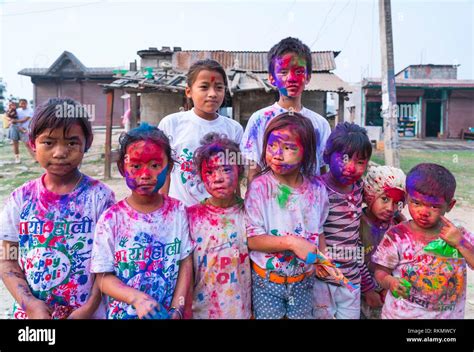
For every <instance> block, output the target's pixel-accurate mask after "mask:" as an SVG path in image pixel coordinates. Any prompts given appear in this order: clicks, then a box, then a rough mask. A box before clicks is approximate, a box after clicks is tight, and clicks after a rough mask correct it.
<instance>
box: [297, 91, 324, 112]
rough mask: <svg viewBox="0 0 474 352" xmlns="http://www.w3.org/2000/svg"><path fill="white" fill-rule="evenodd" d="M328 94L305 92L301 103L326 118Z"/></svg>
mask: <svg viewBox="0 0 474 352" xmlns="http://www.w3.org/2000/svg"><path fill="white" fill-rule="evenodd" d="M326 94H327V93H326V92H318V91H310V92H308V91H305V92H303V96H302V97H301V102H302V103H303V106H304V107H305V108H308V109H309V110H313V111H315V112H317V113H318V114H319V115H321V116H324V117H326V99H327V98H326Z"/></svg>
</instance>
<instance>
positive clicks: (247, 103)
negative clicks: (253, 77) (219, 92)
mask: <svg viewBox="0 0 474 352" xmlns="http://www.w3.org/2000/svg"><path fill="white" fill-rule="evenodd" d="M276 100H277V93H276V92H274V91H271V92H269V93H266V92H265V91H248V92H240V93H238V94H235V95H234V96H233V97H232V114H233V119H234V120H236V121H239V122H240V124H241V125H242V126H244V127H245V126H246V125H247V122H248V120H249V118H250V116H251V115H252V114H253V113H254V112H255V111H257V110H260V109H262V108H264V107H266V106H270V105H272V104H273V103H275V101H276Z"/></svg>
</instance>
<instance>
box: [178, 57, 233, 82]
mask: <svg viewBox="0 0 474 352" xmlns="http://www.w3.org/2000/svg"><path fill="white" fill-rule="evenodd" d="M204 70H207V71H215V72H217V73H220V74H221V76H222V79H223V80H224V85H225V86H226V87H227V75H226V73H225V70H224V68H223V67H222V66H221V64H220V63H218V62H217V61H215V60H211V59H205V60H199V61H196V62H195V63H193V64H192V65H191V67H190V68H189V70H188V74H187V75H186V77H187V78H186V84H187V85H188V87H191V86H192V85H193V84H194V82H195V81H196V78H197V76H198V74H199V72H201V71H204Z"/></svg>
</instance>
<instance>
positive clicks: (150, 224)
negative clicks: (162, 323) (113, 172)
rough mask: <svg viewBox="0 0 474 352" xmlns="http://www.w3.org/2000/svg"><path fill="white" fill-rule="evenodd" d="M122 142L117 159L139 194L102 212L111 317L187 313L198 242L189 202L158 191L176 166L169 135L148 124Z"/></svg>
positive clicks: (100, 242)
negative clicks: (189, 215) (190, 223)
mask: <svg viewBox="0 0 474 352" xmlns="http://www.w3.org/2000/svg"><path fill="white" fill-rule="evenodd" d="M119 142H120V158H119V161H118V162H117V165H118V168H119V170H120V172H121V174H122V175H123V176H124V177H125V179H126V183H127V186H128V187H129V188H130V189H131V191H132V194H131V195H130V196H129V197H127V198H126V199H124V200H122V201H120V202H118V203H117V204H116V205H115V206H113V207H111V208H110V209H109V211H107V212H106V213H104V214H103V216H102V217H101V218H100V219H99V222H98V224H97V229H96V232H95V238H94V244H93V250H92V269H91V270H92V272H95V273H97V277H98V281H99V287H100V289H101V291H102V292H103V293H104V294H106V295H108V296H109V302H108V311H107V316H108V318H109V319H137V318H139V319H157V318H167V317H171V318H181V317H182V313H183V309H184V305H185V296H186V293H187V291H188V289H189V285H190V282H191V276H192V258H191V256H190V254H191V252H192V249H193V248H192V241H191V239H190V237H189V229H188V221H187V217H186V211H185V208H184V205H183V204H182V203H181V202H179V201H178V200H176V199H173V198H170V197H168V196H166V195H162V194H160V193H159V192H158V191H159V190H160V188H161V187H163V184H164V183H165V180H166V177H167V175H168V174H169V172H170V171H171V170H172V168H173V159H172V157H171V147H170V144H169V140H168V137H166V135H165V134H164V133H163V132H162V131H161V130H159V129H158V128H156V127H152V126H150V125H148V124H146V123H144V124H142V125H141V126H140V127H138V128H135V129H133V130H131V131H130V132H129V133H125V134H123V135H122V136H121V137H120V140H119Z"/></svg>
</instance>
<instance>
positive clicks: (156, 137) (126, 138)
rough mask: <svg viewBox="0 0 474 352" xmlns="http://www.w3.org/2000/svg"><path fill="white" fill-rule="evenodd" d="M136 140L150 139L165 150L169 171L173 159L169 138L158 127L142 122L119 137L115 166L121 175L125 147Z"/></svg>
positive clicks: (125, 152) (122, 172)
mask: <svg viewBox="0 0 474 352" xmlns="http://www.w3.org/2000/svg"><path fill="white" fill-rule="evenodd" d="M138 141H151V142H153V143H156V144H157V145H158V146H160V147H161V148H162V149H163V150H164V151H165V154H166V156H167V158H168V172H171V170H172V169H173V166H174V163H175V161H174V159H173V157H172V150H171V146H170V140H169V138H168V137H167V136H166V134H165V133H164V132H163V131H162V130H160V129H159V128H158V127H155V126H151V125H149V124H148V123H146V122H142V123H141V124H140V126H139V127H136V128H134V129H132V130H130V131H129V132H123V133H122V134H121V135H120V137H119V144H120V149H119V158H118V160H117V167H118V169H119V171H120V173H121V174H122V176H123V175H124V161H125V155H126V154H127V148H128V146H129V145H131V144H132V143H135V142H138Z"/></svg>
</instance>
